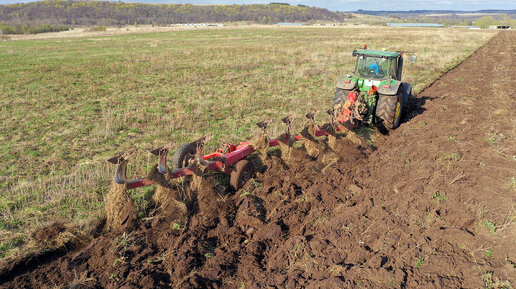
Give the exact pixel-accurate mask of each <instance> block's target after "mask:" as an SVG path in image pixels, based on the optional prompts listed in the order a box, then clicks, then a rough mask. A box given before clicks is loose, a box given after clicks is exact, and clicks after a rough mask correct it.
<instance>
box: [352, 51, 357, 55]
mask: <svg viewBox="0 0 516 289" xmlns="http://www.w3.org/2000/svg"><path fill="white" fill-rule="evenodd" d="M352 55H353V57H355V56H357V50H356V49H353V54H352Z"/></svg>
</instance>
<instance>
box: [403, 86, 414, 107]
mask: <svg viewBox="0 0 516 289" xmlns="http://www.w3.org/2000/svg"><path fill="white" fill-rule="evenodd" d="M401 89H402V91H403V109H405V108H406V107H407V105H408V101H409V98H410V95H412V84H410V83H408V82H403V83H402V84H401Z"/></svg>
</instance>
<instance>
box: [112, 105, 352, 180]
mask: <svg viewBox="0 0 516 289" xmlns="http://www.w3.org/2000/svg"><path fill="white" fill-rule="evenodd" d="M328 114H330V119H331V121H330V123H329V124H327V125H325V126H319V125H317V123H316V121H315V115H316V111H314V112H310V113H308V114H306V118H307V119H308V121H307V124H306V126H305V128H304V129H303V131H302V132H301V134H293V133H292V120H293V118H294V117H293V116H288V117H285V118H283V119H282V122H283V123H284V124H285V125H286V132H285V133H284V134H282V135H281V136H280V137H279V138H278V139H270V138H269V137H268V133H267V127H268V125H269V124H270V120H267V121H261V122H259V123H257V124H256V125H257V126H258V127H259V128H260V135H259V137H257V140H255V141H253V142H250V141H247V142H240V143H239V144H236V145H234V144H224V145H223V147H222V148H220V149H218V150H216V151H215V152H213V153H210V154H204V146H205V144H206V143H207V142H208V141H209V139H210V137H203V138H200V139H198V140H196V141H194V142H191V143H187V144H184V145H182V146H180V147H179V148H178V149H177V151H176V152H175V154H174V155H173V157H172V165H173V167H174V169H170V168H169V166H168V162H167V157H168V154H169V152H170V150H171V148H172V146H173V144H172V143H170V144H168V145H166V146H163V147H159V148H156V149H154V150H152V151H150V153H151V154H153V155H155V156H157V157H158V164H157V171H158V172H159V173H160V174H162V175H163V176H164V177H165V179H167V180H172V179H177V178H181V177H185V176H190V175H195V174H196V172H198V171H199V170H200V169H201V170H202V169H208V170H212V171H219V172H223V173H226V174H229V175H230V184H231V186H232V187H234V188H235V189H237V190H238V189H240V188H241V187H242V186H243V185H244V184H245V183H246V182H247V181H248V180H249V179H250V178H252V177H253V175H254V172H255V168H254V166H253V164H252V163H251V162H250V161H249V160H247V159H246V158H247V157H248V156H250V155H251V154H252V153H253V152H255V151H257V152H259V153H261V154H262V155H265V157H266V156H267V150H268V149H269V148H270V147H276V146H279V147H280V150H281V151H282V155H283V154H288V152H284V150H285V149H287V150H291V149H292V148H293V145H294V143H295V142H299V141H304V143H305V148H306V151H307V153H308V155H310V156H311V157H317V155H318V154H319V151H315V150H316V149H311V148H312V147H313V145H315V144H317V143H318V141H317V139H316V138H318V137H322V136H328V137H329V138H332V139H333V138H336V137H337V133H338V132H343V131H347V130H348V129H349V127H350V124H351V123H350V122H349V121H346V120H344V119H343V118H342V117H341V118H339V116H338V115H336V111H335V110H334V109H331V110H329V111H328ZM135 152H136V149H132V150H131V151H128V152H125V153H122V154H120V155H117V156H115V157H113V158H111V159H109V160H108V161H109V162H111V163H113V164H115V165H116V166H117V168H116V172H115V177H114V180H115V182H116V183H117V184H119V185H125V187H126V188H127V189H135V188H139V187H144V186H149V185H155V184H156V181H155V180H153V179H151V178H140V179H135V180H127V163H128V161H129V158H130V157H131V156H132V155H134V153H135Z"/></svg>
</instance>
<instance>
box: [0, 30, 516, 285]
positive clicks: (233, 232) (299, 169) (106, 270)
mask: <svg viewBox="0 0 516 289" xmlns="http://www.w3.org/2000/svg"><path fill="white" fill-rule="evenodd" d="M515 38H516V33H512V32H504V33H500V34H498V35H497V36H496V37H495V38H493V39H492V40H491V41H490V42H489V43H488V44H487V45H485V46H484V47H482V48H481V49H480V50H479V51H477V52H476V53H474V54H473V55H472V56H471V57H470V58H469V59H467V60H466V61H465V62H464V63H462V64H461V65H459V66H458V67H456V68H455V69H453V70H451V71H450V72H449V73H447V74H445V75H444V76H443V77H442V78H441V79H439V80H438V81H436V82H435V83H434V84H433V85H432V86H430V87H429V88H427V89H426V90H425V91H423V92H422V93H420V94H419V95H418V97H417V98H415V99H413V100H411V103H410V106H411V111H410V113H409V114H408V115H406V116H405V120H404V123H403V124H402V125H401V126H400V127H399V128H398V129H397V130H395V131H394V132H392V133H391V134H390V135H389V136H385V137H383V138H382V139H381V140H380V141H378V142H376V143H375V146H376V148H369V147H367V146H366V145H356V144H353V143H352V142H347V141H345V140H342V141H340V143H339V144H340V145H341V146H342V147H341V148H342V149H343V151H344V152H345V154H343V155H342V159H341V160H339V162H337V163H333V164H330V165H328V163H331V157H330V158H328V157H326V158H325V157H324V154H321V155H320V156H319V157H318V159H316V160H313V159H310V158H308V157H306V156H304V155H296V154H293V156H292V159H291V160H290V161H289V162H288V163H287V164H286V166H284V165H282V164H281V163H280V162H279V161H277V160H276V161H274V160H273V161H268V162H269V165H270V169H269V170H268V171H266V172H264V173H263V174H259V175H258V176H257V177H256V178H255V179H254V180H252V181H250V182H248V183H247V185H246V186H245V187H244V189H242V190H240V191H238V192H227V191H226V190H224V188H223V187H222V186H221V185H220V184H219V182H217V180H216V179H215V178H214V177H207V178H205V179H204V180H203V182H202V183H201V184H200V187H199V188H198V189H197V190H195V191H189V192H188V196H187V197H188V198H187V199H189V200H190V201H189V202H188V203H187V206H186V207H187V209H188V215H187V220H186V221H185V220H183V218H182V217H179V215H181V214H178V213H177V212H172V211H173V210H172V209H170V208H176V207H177V208H176V209H175V210H179V207H178V206H168V207H166V206H164V207H161V208H160V207H157V208H156V211H155V213H154V215H153V217H152V218H147V219H141V220H139V221H138V223H137V224H136V227H135V228H134V229H133V230H130V231H129V232H127V233H115V232H105V233H100V234H98V235H97V236H96V237H95V238H94V239H93V240H92V241H91V242H90V243H89V244H87V245H85V246H83V247H82V248H81V249H75V250H73V248H71V249H70V250H71V251H70V252H68V253H67V252H64V251H63V249H61V250H60V251H57V252H54V254H52V253H50V254H47V255H45V258H42V257H41V256H40V257H39V258H36V259H34V260H25V263H24V264H23V263H22V264H21V265H20V264H18V263H17V264H13V265H12V266H11V267H10V268H7V269H5V268H4V270H3V271H0V286H1V287H3V288H54V287H60V288H357V287H364V288H511V287H509V286H510V285H509V284H512V286H513V287H514V286H516V189H515V184H514V177H515V176H516V146H515V139H516V118H515V111H516V101H515V99H514V93H513V91H514V87H516V75H515V70H514V59H515V57H516V39H515ZM171 195H175V196H173V197H174V198H176V199H180V198H182V199H184V198H185V196H181V194H180V193H179V192H176V193H175V194H174V193H171ZM194 195H195V196H194ZM160 198H163V194H162V195H161V196H160ZM162 203H163V204H165V203H167V202H162ZM165 207H166V208H168V209H164V208H165ZM182 210H184V209H182ZM176 223H177V224H176ZM178 225H181V226H180V227H179V226H178ZM49 230H55V231H56V232H57V233H56V234H57V235H59V233H60V232H62V231H65V230H66V228H65V227H63V225H60V224H56V225H54V226H51V227H50V228H49ZM49 232H50V231H49ZM40 234H42V236H40V238H41V239H42V240H43V239H45V240H46V241H47V242H51V240H48V236H47V235H48V234H47V235H45V234H44V233H40ZM64 247H65V248H66V244H65V245H64ZM72 247H73V246H72ZM61 248H63V246H62V247H61ZM503 286H505V287H503Z"/></svg>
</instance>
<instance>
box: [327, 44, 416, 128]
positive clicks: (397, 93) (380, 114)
mask: <svg viewBox="0 0 516 289" xmlns="http://www.w3.org/2000/svg"><path fill="white" fill-rule="evenodd" d="M403 54H404V52H392V51H383V50H372V49H367V46H364V49H361V50H353V56H354V57H357V62H356V65H355V71H354V72H353V73H351V74H348V75H346V76H343V77H341V78H340V79H339V80H338V81H337V89H336V91H335V97H334V99H333V106H334V109H333V112H334V114H335V117H336V119H337V120H338V121H339V122H340V123H341V124H342V125H344V126H346V127H347V128H349V129H354V128H356V127H357V126H359V125H360V124H368V125H371V124H373V125H376V126H377V127H378V128H379V129H380V131H381V132H384V133H388V132H389V131H391V130H393V129H395V128H397V127H398V126H399V125H400V121H401V116H402V114H403V113H404V112H405V111H406V109H407V104H408V100H409V98H410V95H411V94H412V84H410V83H407V82H401V76H402V72H403V60H404V57H403ZM410 60H411V62H412V63H414V62H415V61H416V56H415V55H412V57H411V59H410Z"/></svg>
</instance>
